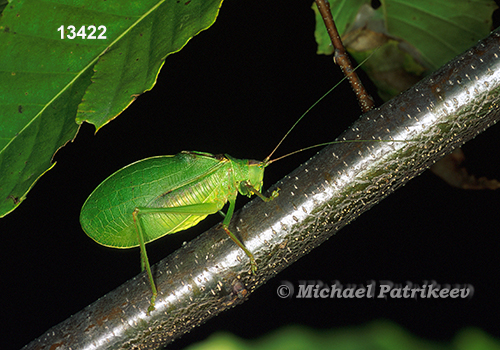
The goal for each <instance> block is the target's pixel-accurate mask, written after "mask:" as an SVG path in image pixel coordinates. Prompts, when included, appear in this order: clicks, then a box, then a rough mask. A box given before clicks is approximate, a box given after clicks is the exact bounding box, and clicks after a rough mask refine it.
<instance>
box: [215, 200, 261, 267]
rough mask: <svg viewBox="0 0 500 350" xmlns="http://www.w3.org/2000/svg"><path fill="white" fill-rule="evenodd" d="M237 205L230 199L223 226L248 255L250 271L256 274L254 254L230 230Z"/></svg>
mask: <svg viewBox="0 0 500 350" xmlns="http://www.w3.org/2000/svg"><path fill="white" fill-rule="evenodd" d="M235 206H236V200H235V199H230V200H229V209H228V210H227V213H226V216H225V217H224V221H223V222H222V227H223V228H224V231H226V233H227V235H228V236H229V237H230V238H231V239H232V240H233V242H234V243H236V244H237V245H238V247H240V248H241V249H242V250H243V251H244V252H245V254H246V255H247V256H248V258H249V259H250V265H251V267H250V271H251V272H252V275H255V272H257V263H256V262H255V258H254V257H253V254H252V253H251V252H250V251H249V250H248V249H247V248H245V246H244V245H243V243H241V241H240V240H239V239H238V238H237V237H236V236H235V235H234V234H233V233H232V232H231V231H229V223H230V222H231V219H232V217H233V213H234V208H235Z"/></svg>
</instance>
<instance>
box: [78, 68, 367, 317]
mask: <svg viewBox="0 0 500 350" xmlns="http://www.w3.org/2000/svg"><path fill="white" fill-rule="evenodd" d="M358 67H359V66H358ZM344 79H346V77H344V78H343V79H342V80H341V81H340V82H338V83H337V84H336V85H335V86H334V87H333V88H332V89H331V90H330V91H328V92H327V93H326V94H325V95H323V97H321V98H320V99H319V100H318V101H317V102H316V103H314V104H313V105H312V106H311V107H310V108H309V109H308V110H307V111H306V112H305V113H304V114H303V115H302V116H301V117H300V118H299V119H298V120H297V121H296V122H295V123H294V125H293V126H292V127H291V128H290V130H289V131H288V132H287V133H286V134H285V136H284V137H283V138H282V139H281V141H280V142H279V143H278V145H277V146H276V147H275V149H274V150H273V151H272V152H271V154H270V155H269V156H268V157H267V158H266V159H265V160H264V161H255V160H248V159H243V160H242V159H235V158H232V157H230V156H229V155H212V154H210V153H203V152H192V151H191V152H187V151H183V152H181V153H178V154H176V155H167V156H158V157H151V158H146V159H143V160H140V161H137V162H135V163H132V164H130V165H128V166H126V167H124V168H122V169H120V170H118V171H117V172H115V173H114V174H112V175H111V176H109V177H108V178H107V179H106V180H104V181H103V182H102V183H101V184H100V185H99V186H97V188H96V189H95V190H94V191H93V192H92V193H91V194H90V196H89V197H88V199H87V200H86V201H85V203H84V205H83V207H82V211H81V214H80V223H81V225H82V228H83V230H84V231H85V233H86V234H87V235H88V236H89V237H90V238H92V239H93V240H95V241H96V242H97V243H99V244H102V245H104V246H108V247H113V248H133V247H137V246H139V247H140V251H141V266H142V270H146V271H147V274H148V277H149V280H150V283H151V289H152V291H153V296H152V298H151V305H150V307H149V309H148V311H151V310H154V304H155V300H156V296H157V291H156V286H155V283H154V279H153V275H152V273H151V268H150V265H149V261H148V257H147V253H146V247H145V244H146V243H148V242H151V241H153V240H155V239H158V238H160V237H163V236H165V235H168V234H172V233H176V232H179V231H182V230H186V229H188V228H190V227H193V226H195V225H197V224H198V223H199V222H200V221H201V220H203V219H205V218H206V217H207V216H208V215H210V214H215V213H217V212H220V213H222V211H221V210H222V208H223V207H224V206H225V204H226V203H227V202H229V208H228V210H227V213H226V214H225V215H224V220H223V223H222V227H223V228H224V230H225V232H226V233H227V234H228V235H229V237H230V238H231V239H232V240H233V241H234V242H235V243H236V244H237V245H238V246H239V247H240V248H241V249H242V250H243V251H244V252H245V254H246V255H247V256H248V257H249V259H250V265H251V268H250V271H251V273H252V274H255V272H256V271H257V264H256V262H255V259H254V257H253V254H252V253H251V252H250V251H249V250H248V249H247V248H245V246H244V245H243V243H242V242H241V241H240V240H239V239H238V238H237V237H236V236H235V235H234V234H233V233H232V232H231V231H229V229H228V226H229V223H230V222H231V219H232V216H233V212H234V209H235V203H236V197H237V196H238V193H240V194H242V195H245V196H248V197H251V196H252V195H257V196H259V197H260V198H262V199H263V200H264V201H269V200H272V199H273V198H275V197H276V196H277V195H278V191H274V192H273V193H272V194H271V195H270V196H269V197H265V196H264V195H262V194H261V189H262V186H263V177H264V169H265V168H266V167H267V166H268V165H269V164H271V163H273V162H275V161H276V160H278V159H281V158H283V157H286V156H288V155H291V154H293V153H297V152H300V151H302V150H304V149H302V150H299V151H296V152H293V153H290V154H288V155H286V156H283V157H280V158H276V159H273V160H271V159H270V158H271V156H272V155H273V154H274V152H275V151H276V149H277V148H278V147H279V146H280V145H281V143H282V142H283V140H284V139H285V138H286V137H287V136H288V134H289V133H290V132H291V131H292V129H293V128H294V127H295V126H296V125H297V123H298V122H299V121H300V120H302V118H303V117H304V116H305V115H306V114H307V113H308V112H309V110H310V109H311V108H313V107H314V106H315V105H316V104H317V103H319V102H320V101H321V100H322V99H323V98H324V97H325V96H326V95H327V94H329V93H330V92H331V91H332V90H333V89H335V87H337V86H338V85H339V84H340V83H341V82H342V81H343V80H344ZM359 141H360V140H357V142H359ZM336 142H349V141H336ZM330 143H335V141H334V142H328V143H325V144H330ZM322 145H324V144H322ZM317 146H320V145H315V146H311V147H308V148H306V149H309V148H312V147H317Z"/></svg>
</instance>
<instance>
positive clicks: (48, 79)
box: [0, 0, 222, 217]
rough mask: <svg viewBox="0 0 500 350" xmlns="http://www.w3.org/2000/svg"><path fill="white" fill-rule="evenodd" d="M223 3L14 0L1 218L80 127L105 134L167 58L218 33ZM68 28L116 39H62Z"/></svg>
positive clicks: (6, 46)
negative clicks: (204, 34)
mask: <svg viewBox="0 0 500 350" xmlns="http://www.w3.org/2000/svg"><path fill="white" fill-rule="evenodd" d="M221 3H222V0H191V1H189V0H188V1H179V0H142V1H136V2H130V1H124V0H120V1H108V2H97V1H92V0H85V1H76V0H57V1H51V2H50V3H47V2H44V1H34V0H24V1H21V0H17V1H16V0H14V1H11V2H10V3H9V4H8V6H7V7H6V8H5V9H4V11H3V13H2V16H1V17H0V48H1V51H0V217H2V216H4V215H6V214H7V213H9V212H11V211H12V210H14V209H15V208H16V207H17V206H18V205H19V204H20V203H21V202H22V201H23V200H24V199H25V198H26V193H27V192H28V191H29V190H30V189H31V187H32V186H33V185H34V183H35V182H36V180H37V179H38V178H39V177H40V176H41V175H42V174H44V173H45V172H46V171H47V170H49V169H50V168H51V167H52V166H53V165H54V164H51V158H52V156H53V155H54V153H55V152H56V151H57V150H58V149H59V148H60V147H62V146H63V145H64V144H65V143H66V142H68V141H70V140H72V139H73V138H74V137H75V135H76V133H77V131H78V124H80V123H82V122H83V121H88V122H90V123H92V124H94V125H95V126H96V128H97V129H99V128H100V127H102V126H103V125H105V124H106V123H108V122H109V121H110V120H111V119H113V118H114V117H116V116H117V115H118V114H120V113H121V111H123V110H124V109H125V108H126V107H127V106H128V105H129V104H130V103H132V102H133V101H134V99H135V98H136V97H137V96H138V95H139V94H141V93H143V92H144V91H147V90H150V89H151V88H152V87H153V86H154V84H155V82H156V77H157V75H158V72H159V70H160V68H161V66H162V65H163V62H164V60H165V58H166V57H167V56H168V55H169V54H171V53H174V52H177V51H179V50H181V49H182V47H183V46H184V45H185V44H186V43H187V42H188V41H189V39H190V38H192V37H193V36H194V35H196V34H197V33H199V32H200V31H202V30H204V29H207V28H208V27H210V26H211V25H212V24H213V23H214V21H215V18H216V17H217V14H218V12H219V8H220V5H221ZM1 4H2V3H1V2H0V6H1ZM62 25H64V28H65V31H66V35H68V34H69V31H68V26H70V25H73V26H75V28H76V32H78V31H79V30H80V28H81V27H82V26H86V27H87V26H89V25H94V26H95V27H99V26H101V25H102V26H105V27H106V32H105V33H102V30H101V29H98V30H97V31H96V33H95V34H94V35H95V37H97V36H98V35H99V34H101V33H102V34H103V35H105V36H106V39H104V40H99V39H96V40H92V39H88V38H86V39H82V38H81V37H79V36H77V37H76V38H75V39H72V40H71V39H68V38H65V39H61V32H60V31H58V28H60V27H61V26H62ZM89 34H91V30H90V29H88V27H87V31H86V35H89ZM75 117H76V122H75ZM77 123H78V124H77Z"/></svg>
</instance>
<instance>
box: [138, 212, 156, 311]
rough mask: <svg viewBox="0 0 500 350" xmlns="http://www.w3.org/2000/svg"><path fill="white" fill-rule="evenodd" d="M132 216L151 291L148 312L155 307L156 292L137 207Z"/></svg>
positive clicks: (143, 268) (142, 262) (143, 266)
mask: <svg viewBox="0 0 500 350" xmlns="http://www.w3.org/2000/svg"><path fill="white" fill-rule="evenodd" d="M132 216H133V217H134V224H135V228H136V231H137V239H138V241H139V246H140V248H141V268H142V271H144V270H146V271H147V274H148V277H149V282H150V283H151V290H152V291H153V296H152V297H151V302H150V304H149V307H148V314H149V313H150V312H151V311H153V310H154V309H155V301H156V297H157V295H158V292H157V291H156V286H155V281H154V279H153V274H152V273H151V266H150V265H149V259H148V254H147V252H146V244H145V243H144V232H143V228H142V222H141V218H140V215H139V209H137V208H136V209H135V210H134V212H133V213H132Z"/></svg>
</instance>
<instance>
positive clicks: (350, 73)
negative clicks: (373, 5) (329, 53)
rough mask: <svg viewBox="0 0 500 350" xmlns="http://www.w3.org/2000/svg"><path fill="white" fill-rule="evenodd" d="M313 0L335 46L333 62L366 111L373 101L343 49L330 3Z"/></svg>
mask: <svg viewBox="0 0 500 350" xmlns="http://www.w3.org/2000/svg"><path fill="white" fill-rule="evenodd" d="M315 2H316V6H318V10H319V12H320V13H321V17H323V21H324V22H325V26H326V30H327V32H328V35H329V36H330V39H331V40H332V44H333V47H334V48H335V55H334V62H335V63H336V64H338V65H339V66H340V69H341V70H342V73H344V75H346V76H347V79H348V80H349V83H350V84H351V87H352V89H353V90H354V93H355V94H356V98H357V99H358V103H359V106H360V107H361V110H362V111H363V113H366V112H368V111H369V110H370V109H372V108H373V107H374V105H375V103H374V101H373V98H372V97H371V96H370V94H369V93H368V92H367V91H366V89H365V87H364V86H363V83H361V80H360V79H359V77H358V75H357V74H356V72H355V71H354V68H353V66H352V64H351V60H350V59H349V56H348V55H347V52H346V51H345V48H344V44H342V40H341V39H340V35H339V32H338V31H337V27H336V26H335V22H334V21H333V17H332V12H331V11H330V4H329V3H328V1H327V0H315Z"/></svg>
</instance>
